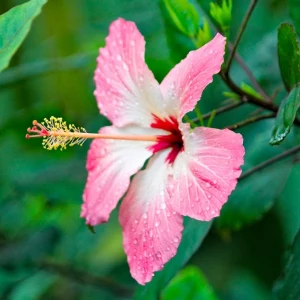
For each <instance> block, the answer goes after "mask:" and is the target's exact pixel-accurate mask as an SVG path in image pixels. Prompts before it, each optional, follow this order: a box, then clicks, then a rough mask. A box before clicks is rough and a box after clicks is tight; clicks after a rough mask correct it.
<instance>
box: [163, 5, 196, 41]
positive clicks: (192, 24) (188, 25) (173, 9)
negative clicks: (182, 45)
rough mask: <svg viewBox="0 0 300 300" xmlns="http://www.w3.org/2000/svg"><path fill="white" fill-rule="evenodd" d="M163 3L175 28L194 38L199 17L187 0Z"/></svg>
mask: <svg viewBox="0 0 300 300" xmlns="http://www.w3.org/2000/svg"><path fill="white" fill-rule="evenodd" d="M163 1H164V4H165V6H166V8H167V10H168V12H169V15H170V17H171V19H172V21H173V23H174V24H175V25H176V27H177V28H178V29H179V30H180V31H181V32H183V33H184V34H186V35H188V36H189V37H195V36H196V35H197V33H198V26H199V15H198V13H197V11H196V9H195V7H194V6H193V5H192V4H190V3H189V2H188V0H163Z"/></svg>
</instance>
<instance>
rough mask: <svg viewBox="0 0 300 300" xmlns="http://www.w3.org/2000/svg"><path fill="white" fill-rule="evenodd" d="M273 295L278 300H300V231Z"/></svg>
mask: <svg viewBox="0 0 300 300" xmlns="http://www.w3.org/2000/svg"><path fill="white" fill-rule="evenodd" d="M273 293H274V296H275V299H278V300H298V299H300V231H298V234H297V236H296V238H295V240H294V244H293V249H292V251H291V254H290V258H289V261H288V263H287V265H286V267H285V270H284V275H283V278H282V279H280V280H278V281H277V282H276V283H275V286H274V289H273Z"/></svg>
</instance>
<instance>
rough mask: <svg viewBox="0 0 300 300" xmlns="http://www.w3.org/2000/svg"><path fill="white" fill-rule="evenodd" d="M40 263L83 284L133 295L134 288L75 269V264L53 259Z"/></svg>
mask: <svg viewBox="0 0 300 300" xmlns="http://www.w3.org/2000/svg"><path fill="white" fill-rule="evenodd" d="M39 265H40V266H41V267H42V268H43V269H46V270H48V271H51V272H55V273H58V274H59V275H61V276H64V277H66V278H68V279H71V280H73V281H76V282H78V283H81V284H88V285H91V286H94V287H98V288H102V289H105V290H108V291H109V292H111V293H113V294H115V295H119V296H120V295H121V296H124V297H129V296H132V294H133V292H134V291H133V289H131V288H130V287H127V286H124V285H122V284H120V283H118V282H116V281H114V280H112V279H110V278H106V277H102V276H96V275H93V274H91V273H86V272H84V271H80V270H78V269H75V268H74V267H73V266H68V265H64V264H61V263H56V262H52V261H42V262H40V263H39Z"/></svg>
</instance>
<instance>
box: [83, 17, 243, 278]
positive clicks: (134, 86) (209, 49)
mask: <svg viewBox="0 0 300 300" xmlns="http://www.w3.org/2000/svg"><path fill="white" fill-rule="evenodd" d="M224 48H225V38H224V37H223V36H222V35H220V34H217V35H216V36H215V38H214V39H213V40H212V41H210V42H209V43H208V44H206V45H205V46H203V47H202V48H200V49H198V50H195V51H191V52H190V53H189V54H188V56H187V57H186V58H185V59H184V60H182V61H181V62H180V63H179V64H178V65H176V66H175V67H174V68H173V69H172V70H171V71H170V73H169V74H168V75H167V76H166V78H165V79H164V80H163V82H162V83H161V84H160V85H159V84H158V82H157V81H156V80H155V78H154V76H153V74H152V72H151V71H150V70H149V69H148V67H147V65H146V63H145V60H144V54H145V41H144V38H143V36H142V35H141V34H140V32H139V31H138V29H137V28H136V25H135V24H134V23H133V22H129V21H125V20H124V19H118V20H116V21H114V22H113V23H112V24H111V25H110V28H109V35H108V37H107V39H106V46H105V47H104V48H102V49H100V55H99V57H98V59H97V61H98V66H97V69H96V71H95V77H94V79H95V83H96V90H95V97H96V99H97V103H98V107H99V109H100V113H101V114H103V115H104V116H106V117H107V118H108V119H109V120H110V121H111V123H112V126H108V127H104V128H101V129H100V131H99V133H101V134H108V135H116V136H122V135H124V136H128V135H130V136H132V135H136V136H154V137H156V138H155V139H154V140H153V141H150V140H149V141H147V140H139V141H126V140H104V139H95V140H93V142H92V144H91V147H90V150H89V152H88V157H87V170H88V179H87V183H86V186H85V190H84V195H83V199H84V203H83V205H82V212H81V216H82V217H83V218H85V219H86V223H87V224H89V225H92V226H95V225H98V224H101V223H103V222H106V221H107V220H108V219H109V215H110V213H111V211H112V210H113V209H114V208H115V207H116V206H117V204H118V201H119V200H120V198H122V197H123V196H124V195H125V196H124V199H123V201H122V203H121V207H120V212H119V220H120V223H121V226H122V229H123V244H124V249H125V252H126V254H127V259H128V263H129V266H130V272H131V275H132V276H133V277H134V278H135V279H136V280H137V281H138V282H139V283H140V284H145V283H146V282H149V281H150V280H151V278H152V276H153V273H154V272H155V271H158V270H161V269H162V268H163V266H164V264H165V263H166V262H168V261H169V260H170V259H171V258H172V257H173V256H174V255H175V254H176V251H177V248H178V245H179V243H180V240H181V235H182V230H183V216H189V217H191V218H195V219H197V220H201V221H209V220H211V219H212V218H214V217H216V216H218V215H219V213H220V210H221V208H222V205H223V204H224V203H225V202H226V201H227V199H228V196H229V195H230V193H231V192H232V190H233V189H234V188H235V186H236V184H237V178H238V177H239V176H240V174H241V169H240V166H241V165H242V164H243V156H244V148H243V145H242V143H243V139H242V136H241V135H240V134H236V133H234V132H232V131H230V130H228V129H223V130H219V129H213V128H205V127H198V128H195V129H194V130H192V131H191V129H190V127H189V124H184V123H182V117H183V116H184V115H185V114H186V113H187V112H189V111H191V110H193V109H194V107H195V105H196V103H197V101H198V100H199V99H200V97H201V94H202V92H203V90H204V88H205V87H206V86H207V85H208V84H209V83H210V82H211V81H212V76H213V75H214V74H216V73H218V72H219V71H220V68H221V65H222V63H223V55H224ZM148 159H149V160H148ZM147 160H148V161H147ZM145 163H146V167H145V169H143V170H141V169H142V168H143V166H144V164H145ZM136 173H137V174H136ZM134 174H136V175H135V176H134V178H133V180H132V181H131V182H130V177H131V176H132V175H134Z"/></svg>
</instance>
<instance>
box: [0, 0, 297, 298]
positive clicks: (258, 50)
mask: <svg viewBox="0 0 300 300" xmlns="http://www.w3.org/2000/svg"><path fill="white" fill-rule="evenodd" d="M24 2H25V1H23V0H4V1H0V15H1V16H0V70H1V71H2V70H4V69H5V68H6V67H7V65H8V64H10V66H9V68H8V69H7V70H5V71H4V72H2V73H1V74H0V98H1V101H0V132H1V134H0V143H1V147H0V165H1V171H0V181H1V183H0V184H1V189H0V208H1V210H0V211H1V213H0V266H1V267H0V298H1V299H2V298H3V299H16V300H19V299H65V295H66V294H67V295H68V297H69V298H70V299H108V300H110V299H124V298H126V299H127V298H132V297H135V299H157V298H159V297H160V298H162V299H175V296H177V297H179V298H180V299H192V297H194V298H195V299H199V298H201V299H216V298H217V299H268V298H270V297H271V296H273V297H275V298H276V297H277V298H278V299H298V298H299V284H297V283H298V282H299V278H300V275H299V272H298V271H299V253H298V252H299V233H298V234H297V236H296V233H297V232H298V231H299V226H300V214H299V211H300V203H299V193H300V190H299V175H300V170H299V152H298V153H297V154H296V155H293V156H288V157H285V159H283V160H280V161H279V160H278V161H277V160H276V161H275V162H274V163H272V164H267V165H266V166H265V167H263V168H259V169H258V170H255V172H252V173H251V174H250V175H247V174H249V173H248V172H249V171H250V172H251V171H252V170H253V168H256V167H257V166H260V165H261V164H263V163H264V162H266V161H268V160H270V159H272V158H274V157H276V156H277V155H280V154H282V153H285V151H286V150H288V149H291V148H293V147H297V146H298V147H299V144H300V136H299V120H298V119H299V113H298V108H299V99H300V98H299V82H300V77H299V74H300V72H299V71H300V65H299V64H300V58H299V57H300V53H299V44H298V42H297V41H298V40H299V34H300V19H299V16H300V14H299V11H300V6H299V1H297V0H289V1H277V0H274V1H273V0H272V1H271V0H270V1H269V0H268V1H267V0H266V1H259V2H258V4H257V6H256V8H255V11H254V13H253V14H252V15H251V16H250V18H249V20H248V24H247V26H246V29H245V31H244V32H243V35H242V38H241V40H240V42H239V44H238V47H237V53H236V55H235V57H234V59H233V63H232V64H231V66H230V72H228V74H229V75H228V74H227V75H228V76H229V77H226V76H227V75H226V74H224V73H222V74H221V76H215V77H214V81H213V83H212V84H211V85H209V86H208V88H207V89H206V90H205V91H204V93H203V96H202V100H201V101H200V102H199V104H198V107H199V110H198V111H197V112H195V111H194V112H191V113H189V114H188V118H187V119H188V120H193V121H194V122H195V123H197V124H199V121H198V119H197V118H199V116H201V118H203V119H204V120H209V119H210V120H212V118H213V117H214V111H215V114H216V115H215V117H214V119H213V124H212V125H213V127H217V128H224V127H228V126H231V125H237V124H238V126H237V127H238V128H237V129H235V130H236V131H237V132H240V133H241V134H242V135H243V138H244V144H245V149H246V157H245V165H244V166H243V172H244V174H245V176H243V177H242V179H240V180H239V182H238V184H237V188H236V190H235V191H234V192H233V193H232V195H231V196H230V198H229V201H228V202H227V203H226V204H225V206H224V208H223V209H222V211H221V215H220V217H219V218H217V219H215V220H214V221H213V222H209V223H205V222H199V221H196V220H192V219H189V218H186V219H185V231H184V236H183V240H182V243H181V244H180V248H179V250H178V253H177V255H176V256H175V257H174V258H173V259H172V260H170V262H169V263H168V264H167V265H166V266H165V268H164V269H163V270H162V271H160V272H158V273H157V274H156V275H155V276H154V277H153V280H152V281H151V282H150V283H149V284H147V285H146V286H138V285H137V284H136V283H135V282H134V281H133V279H132V278H131V276H130V273H129V270H128V265H127V262H126V257H125V254H124V250H123V247H122V237H121V228H120V225H119V223H118V216H117V215H118V211H114V212H113V213H112V216H111V219H110V221H109V222H108V223H107V224H103V225H101V226H97V227H95V228H94V231H95V233H92V232H91V231H89V229H88V228H87V227H86V226H85V224H84V221H83V220H81V219H80V218H79V212H80V206H81V202H82V199H81V197H82V190H83V187H84V183H85V180H86V172H85V169H84V166H85V160H86V153H87V151H88V144H85V145H83V147H82V148H74V149H69V150H68V151H66V152H60V151H59V152H55V153H49V152H48V151H44V150H43V149H42V147H41V146H40V142H39V141H35V140H33V141H30V142H29V141H28V140H26V139H25V138H24V135H25V131H26V128H27V127H28V126H29V125H30V124H31V122H32V120H33V119H43V118H44V117H47V118H49V117H50V116H51V115H58V116H62V117H64V118H65V119H66V120H67V121H68V122H70V123H75V124H78V125H79V126H84V127H85V128H86V129H87V131H89V132H97V131H98V130H99V128H100V127H102V126H105V125H107V124H108V121H107V120H106V119H105V118H104V117H103V116H100V115H99V112H98V109H97V106H96V103H95V100H94V96H93V90H94V84H93V82H92V78H93V72H94V69H95V59H96V55H97V52H98V48H99V47H102V46H103V45H104V44H105V36H106V35H107V31H108V26H109V24H110V23H111V21H112V20H114V19H116V18H118V17H124V18H125V19H129V20H132V21H134V22H136V24H137V26H138V28H139V29H140V31H141V32H142V33H143V35H144V36H145V40H146V43H147V51H146V61H147V63H148V65H149V68H150V69H151V70H153V72H154V75H155V77H156V78H157V79H158V80H159V81H161V80H162V79H163V78H164V76H165V75H166V74H167V72H168V71H169V70H170V69H171V68H172V67H173V66H174V65H175V64H176V63H178V62H179V61H180V60H181V59H183V58H184V57H185V56H186V54H187V53H188V52H189V51H191V50H194V49H196V48H198V47H200V46H202V45H203V44H205V43H206V42H208V41H209V40H210V39H211V38H212V37H213V36H214V35H215V34H216V29H215V27H214V24H215V25H217V26H218V28H219V29H220V30H222V33H223V34H226V35H227V37H228V41H229V42H230V43H231V44H233V43H234V41H235V40H236V36H237V33H238V32H239V30H240V25H241V23H242V20H243V18H244V17H245V12H246V11H247V9H248V5H249V3H250V2H251V1H232V2H231V1H226V0H223V1H212V0H195V1H188V0H143V1H140V0H131V1H123V0H112V1H108V0H103V1H94V0H86V1H83V0H73V1H71V2H70V1H48V3H47V5H45V6H44V4H45V3H46V2H47V1H46V0H31V1H28V2H26V3H24ZM286 3H288V6H286V5H285V4H286ZM231 4H232V7H231ZM15 5H17V6H15ZM14 6H15V7H14ZM43 6H44V7H43ZM42 8H43V9H42ZM41 9H42V11H41ZM38 15H39V17H38V18H37V19H36V20H35V22H34V23H32V21H33V19H34V18H35V17H36V16H38ZM289 16H290V17H291V19H292V21H293V25H291V24H287V23H283V22H285V21H286V20H288V19H289ZM281 23H283V24H282V25H280V26H279V24H281ZM278 27H279V28H278ZM277 28H278V29H277ZM294 28H295V30H294ZM276 30H278V35H277V36H276ZM28 32H29V34H28ZM229 33H230V34H229ZM27 34H28V36H27ZM297 34H298V35H297ZM26 36H27V37H26ZM229 37H230V38H229ZM25 38H26V39H25ZM21 44H22V45H21ZM230 49H232V47H231V48H230V47H229V46H228V47H227V54H226V56H225V64H224V67H223V72H224V69H225V67H226V63H228V58H229V57H230V55H231V50H230ZM17 50H18V51H17ZM12 56H13V57H12ZM241 61H242V62H241ZM277 62H279V63H277ZM245 66H246V67H245ZM249 72H250V76H249ZM224 75H225V76H224ZM253 77H254V79H253ZM228 78H229V80H228ZM230 80H231V81H230ZM284 86H285V87H286V90H284ZM261 103H263V106H261V105H260V104H261ZM233 104H234V105H233ZM235 105H236V106H235ZM227 106H229V107H230V106H231V107H233V106H234V108H230V109H224V107H227ZM278 108H279V110H278ZM220 110H221V112H220ZM200 111H201V113H200ZM270 113H271V114H272V117H274V118H275V116H277V117H276V119H275V120H274V119H272V120H264V121H261V120H260V121H257V122H254V121H255V118H256V117H261V116H262V115H267V114H270ZM249 118H251V119H253V118H254V121H253V122H250V123H247V125H243V123H245V121H247V120H249ZM205 122H206V121H205ZM206 124H207V122H206ZM272 130H273V132H272ZM271 135H272V138H271V144H279V143H281V142H282V140H283V139H284V138H285V140H284V143H281V144H280V145H279V146H276V147H272V146H270V144H269V138H270V136H271ZM211 225H212V226H211ZM295 236H296V237H295ZM293 240H294V242H293V247H292V250H291V256H290V259H289V260H288V261H287V265H286V267H285V268H283V266H282V264H281V261H283V258H284V257H285V255H286V251H287V250H288V249H289V248H290V246H291V243H292V241H293ZM185 264H189V265H193V267H188V268H186V269H185V268H184V269H182V268H183V267H184V265H185ZM181 269H182V270H181ZM283 269H284V270H283ZM74 274H75V276H74ZM176 274H177V275H176ZM280 274H282V275H280ZM272 286H274V288H273V291H272V288H271V287H272ZM128 295H129V296H128Z"/></svg>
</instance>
